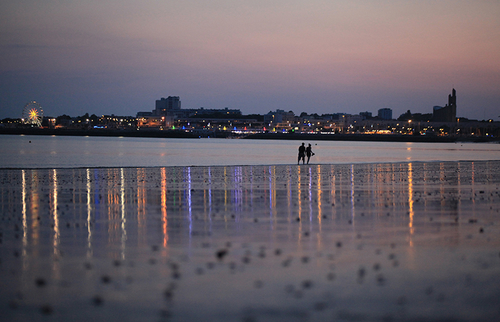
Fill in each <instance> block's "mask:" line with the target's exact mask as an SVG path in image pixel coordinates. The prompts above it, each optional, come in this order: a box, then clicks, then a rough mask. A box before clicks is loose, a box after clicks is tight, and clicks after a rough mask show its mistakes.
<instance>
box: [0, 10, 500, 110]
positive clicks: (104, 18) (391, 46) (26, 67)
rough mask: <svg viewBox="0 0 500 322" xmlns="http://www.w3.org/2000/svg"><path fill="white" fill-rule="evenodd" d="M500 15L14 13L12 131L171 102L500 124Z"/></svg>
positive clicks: (8, 56)
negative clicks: (446, 114)
mask: <svg viewBox="0 0 500 322" xmlns="http://www.w3.org/2000/svg"><path fill="white" fill-rule="evenodd" d="M499 17H500V1H496V0H491V1H481V0H480V1H460V0H455V1H448V0H440V1H435V0H433V1H428V0H419V1H396V0H394V1H391V0H379V1H370V0H366V1H349V0H338V1H332V0H330V1H327V0H324V1H323V0H308V1H303V0H302V1H297V0H287V1H282V0H276V1H261V0H252V1H250V0H248V1H245V0H239V1H238V0H212V1H194V0H183V1H160V0H143V1H131V0H120V1H114V0H113V1H111V0H101V1H94V0H90V1H74V0H67V1H60V0H58V1H55V0H45V1H35V0H16V1H14V0H4V1H2V2H1V3H0V58H1V60H0V118H5V117H13V118H18V117H21V113H22V109H23V106H24V105H25V104H26V103H28V102H29V101H31V100H36V101H37V102H39V103H40V104H41V105H42V107H43V109H44V112H45V115H50V116H58V115H62V114H68V115H70V116H78V115H83V114H85V113H90V114H96V115H102V114H115V115H135V114H136V113H137V112H138V111H151V110H153V109H154V104H155V100H156V99H159V98H160V97H167V96H169V95H172V96H180V98H181V101H182V107H183V108H199V107H205V108H224V107H229V108H236V109H240V110H241V111H242V113H243V114H252V113H260V114H264V113H267V112H268V111H270V110H273V111H274V110H276V109H283V110H287V111H288V110H292V111H293V112H295V114H300V113H301V112H307V113H318V114H323V113H350V114H357V113H359V112H363V111H369V112H372V113H373V114H374V115H376V114H377V110H378V109H380V108H385V107H388V108H391V109H392V110H393V117H398V116H399V115H400V114H402V113H404V112H406V111H407V110H411V111H412V112H413V113H432V107H433V106H434V105H440V106H443V105H445V104H446V103H447V96H448V94H450V93H451V89H452V88H453V87H454V88H455V89H456V90H457V106H458V107H457V116H460V117H468V118H475V119H489V118H492V119H494V120H500V117H499V116H500V18H499Z"/></svg>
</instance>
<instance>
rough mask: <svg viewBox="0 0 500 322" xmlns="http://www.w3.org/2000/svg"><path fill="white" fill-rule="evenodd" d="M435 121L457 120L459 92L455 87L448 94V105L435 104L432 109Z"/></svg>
mask: <svg viewBox="0 0 500 322" xmlns="http://www.w3.org/2000/svg"><path fill="white" fill-rule="evenodd" d="M432 120H433V121H434V122H456V121H457V92H456V91H455V89H453V90H452V91H451V94H450V95H448V104H446V106H434V108H433V110H432Z"/></svg>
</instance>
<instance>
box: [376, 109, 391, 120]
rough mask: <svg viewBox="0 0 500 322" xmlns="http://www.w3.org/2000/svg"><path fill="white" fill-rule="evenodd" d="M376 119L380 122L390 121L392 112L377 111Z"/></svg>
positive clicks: (385, 110) (388, 110) (387, 110)
mask: <svg viewBox="0 0 500 322" xmlns="http://www.w3.org/2000/svg"><path fill="white" fill-rule="evenodd" d="M378 118H379V119H382V120H392V110H391V109H390V108H381V109H379V110H378Z"/></svg>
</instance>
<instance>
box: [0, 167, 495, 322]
mask: <svg viewBox="0 0 500 322" xmlns="http://www.w3.org/2000/svg"><path fill="white" fill-rule="evenodd" d="M499 174H500V161H491V162H488V161H484V162H483V161H482V162H429V163H426V162H422V163H396V164H391V163H386V164H354V165H310V166H307V165H306V166H304V165H301V166H297V165H290V166H243V167H238V166H227V167H166V168H92V169H86V168H78V169H29V170H15V169H11V170H0V320H2V321H70V320H71V321H500V220H499V219H500V213H499V211H500V195H499V193H500V176H499Z"/></svg>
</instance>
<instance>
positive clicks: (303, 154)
mask: <svg viewBox="0 0 500 322" xmlns="http://www.w3.org/2000/svg"><path fill="white" fill-rule="evenodd" d="M301 159H302V164H305V163H306V146H305V143H304V142H302V145H301V146H299V159H298V161H297V164H300V160H301Z"/></svg>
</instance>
